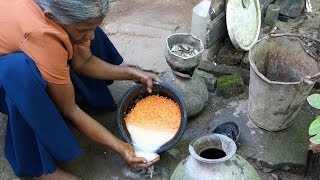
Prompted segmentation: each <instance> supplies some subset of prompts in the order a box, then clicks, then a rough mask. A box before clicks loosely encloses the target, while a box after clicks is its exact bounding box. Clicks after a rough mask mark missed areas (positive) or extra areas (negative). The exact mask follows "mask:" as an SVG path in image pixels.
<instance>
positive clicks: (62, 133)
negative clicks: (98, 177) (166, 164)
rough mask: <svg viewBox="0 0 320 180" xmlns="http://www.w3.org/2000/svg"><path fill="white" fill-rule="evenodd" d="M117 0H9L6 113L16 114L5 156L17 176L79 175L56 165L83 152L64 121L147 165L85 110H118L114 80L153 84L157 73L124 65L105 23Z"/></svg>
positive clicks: (1, 42) (1, 7)
mask: <svg viewBox="0 0 320 180" xmlns="http://www.w3.org/2000/svg"><path fill="white" fill-rule="evenodd" d="M108 8H109V0H37V1H36V0H14V1H7V0H1V3H0V23H1V28H0V56H1V57H0V72H1V73H0V111H1V112H2V113H5V114H7V115H8V123H7V130H6V138H5V147H4V151H5V156H6V158H7V160H8V161H9V163H10V165H11V166H12V169H13V171H14V172H15V174H16V175H17V176H31V177H38V178H39V179H74V178H75V176H73V175H71V174H68V173H66V172H64V171H62V170H60V169H59V168H57V167H56V162H59V163H65V162H68V161H70V160H73V159H75V158H76V157H78V156H79V155H80V154H81V148H80V146H79V143H78V142H77V140H76V139H75V137H74V136H73V134H72V133H71V131H70V129H69V128H68V126H67V125H66V123H65V121H64V119H63V118H65V119H67V120H70V121H71V123H72V124H74V125H75V126H76V127H77V128H78V129H79V130H80V131H82V132H83V133H84V134H85V135H87V136H88V137H89V138H91V139H92V140H93V141H96V142H98V143H100V144H103V145H105V146H106V147H108V148H110V149H112V150H114V151H115V152H117V153H119V154H120V155H121V156H122V157H123V158H124V159H125V160H126V161H127V162H128V163H129V165H131V166H134V167H141V168H147V167H149V166H150V165H152V164H154V163H155V162H156V161H158V160H159V159H156V160H154V161H152V162H146V160H145V159H144V158H141V157H136V156H135V153H134V150H133V148H132V146H131V145H130V144H127V143H125V142H123V141H121V140H119V139H118V138H116V137H115V136H114V135H112V134H111V133H110V132H109V131H108V130H107V129H106V128H105V127H103V126H102V125H101V124H99V123H98V122H97V121H95V120H94V119H92V118H91V117H90V116H89V115H87V114H86V113H85V112H84V111H82V110H81V109H80V108H79V107H78V105H77V104H76V102H75V92H74V89H75V90H76V92H78V93H79V94H80V95H81V96H82V97H83V98H84V99H85V100H86V101H87V103H88V104H90V105H92V106H93V107H99V108H111V109H112V108H115V107H116V105H115V103H114V101H113V98H112V96H111V94H110V92H109V90H108V88H107V85H108V84H111V83H112V80H133V81H135V82H137V81H139V82H142V83H145V84H146V85H147V88H148V90H149V91H151V88H152V81H154V80H158V77H157V76H156V75H155V74H152V73H147V72H144V71H140V70H137V69H134V68H129V67H124V66H119V64H121V63H122V57H121V56H120V55H119V53H118V52H117V50H116V49H115V48H114V46H113V45H112V43H111V42H110V41H109V39H108V38H107V37H106V36H105V34H104V33H103V31H102V30H101V29H100V28H99V27H98V26H99V25H100V24H101V23H102V21H103V19H104V17H105V16H106V13H107V11H108Z"/></svg>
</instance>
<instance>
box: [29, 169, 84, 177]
mask: <svg viewBox="0 0 320 180" xmlns="http://www.w3.org/2000/svg"><path fill="white" fill-rule="evenodd" d="M35 179H37V180H79V178H78V177H76V176H74V175H73V174H70V173H68V172H66V171H64V170H62V169H60V168H58V167H57V170H56V172H54V173H52V174H47V175H42V176H39V177H37V178H35Z"/></svg>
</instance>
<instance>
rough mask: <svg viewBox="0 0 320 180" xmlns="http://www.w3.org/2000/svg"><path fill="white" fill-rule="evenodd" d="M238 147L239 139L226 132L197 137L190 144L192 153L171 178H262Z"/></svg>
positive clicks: (257, 179)
mask: <svg viewBox="0 0 320 180" xmlns="http://www.w3.org/2000/svg"><path fill="white" fill-rule="evenodd" d="M236 150H237V147H236V144H235V142H234V141H233V140H232V139H230V138H229V137H227V136H225V135H221V134H210V135H205V136H203V137H200V138H198V139H195V140H193V141H192V142H191V143H190V144H189V152H190V156H189V157H188V158H187V159H185V160H183V161H181V163H180V164H179V165H178V166H177V168H176V169H175V170H174V172H173V174H172V176H171V180H180V179H184V180H201V179H217V180H220V179H221V180H222V179H228V180H240V179H243V180H247V179H250V180H260V179H261V178H260V177H259V175H258V173H257V172H256V170H255V169H254V168H253V167H252V166H251V165H250V164H249V162H247V161H246V160H245V159H244V158H242V157H241V156H239V155H237V154H236Z"/></svg>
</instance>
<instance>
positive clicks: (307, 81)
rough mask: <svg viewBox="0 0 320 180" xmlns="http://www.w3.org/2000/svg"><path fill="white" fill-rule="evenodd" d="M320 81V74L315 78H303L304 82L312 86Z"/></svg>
mask: <svg viewBox="0 0 320 180" xmlns="http://www.w3.org/2000/svg"><path fill="white" fill-rule="evenodd" d="M319 79H320V73H317V74H315V75H313V76H305V77H303V78H302V82H304V83H306V84H308V85H311V84H313V83H314V82H315V81H318V80H319Z"/></svg>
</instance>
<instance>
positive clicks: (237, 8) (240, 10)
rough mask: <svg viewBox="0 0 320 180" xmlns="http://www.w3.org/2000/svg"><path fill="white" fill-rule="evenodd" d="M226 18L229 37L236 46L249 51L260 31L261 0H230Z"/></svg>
mask: <svg viewBox="0 0 320 180" xmlns="http://www.w3.org/2000/svg"><path fill="white" fill-rule="evenodd" d="M226 19H227V28H228V33H229V37H230V39H231V42H232V44H233V45H234V47H235V48H236V49H238V50H244V51H249V50H250V48H251V47H252V46H253V44H254V43H255V42H256V41H257V40H258V37H259V33H260V26H261V11H260V4H259V0H228V1H227V8H226Z"/></svg>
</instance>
